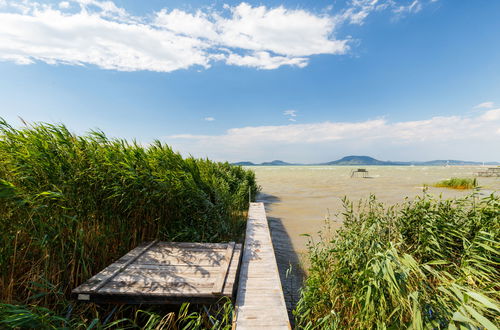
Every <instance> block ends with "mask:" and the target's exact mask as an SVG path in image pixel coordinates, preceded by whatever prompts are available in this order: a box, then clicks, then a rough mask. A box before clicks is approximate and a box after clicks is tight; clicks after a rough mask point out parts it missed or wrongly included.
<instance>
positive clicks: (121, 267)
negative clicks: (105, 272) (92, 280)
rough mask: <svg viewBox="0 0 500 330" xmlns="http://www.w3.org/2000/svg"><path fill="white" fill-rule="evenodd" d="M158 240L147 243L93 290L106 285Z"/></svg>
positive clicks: (93, 289)
mask: <svg viewBox="0 0 500 330" xmlns="http://www.w3.org/2000/svg"><path fill="white" fill-rule="evenodd" d="M157 242H158V241H153V242H151V243H149V244H148V245H146V246H145V247H144V248H142V249H141V250H140V251H139V252H138V253H137V255H136V256H135V257H133V258H131V259H130V260H129V261H127V262H126V263H124V264H123V265H121V266H120V267H118V268H117V269H116V270H115V271H114V272H112V273H111V274H110V275H109V276H108V277H107V278H106V279H104V280H102V281H101V282H100V283H99V284H97V285H95V286H94V287H93V288H92V289H91V291H97V290H99V289H100V288H102V287H103V286H104V285H106V283H107V282H109V281H110V280H111V279H112V278H113V277H115V276H116V275H117V274H118V273H119V272H121V271H122V270H124V269H125V268H127V266H128V265H130V264H131V263H132V262H134V261H135V260H136V259H137V258H139V257H140V256H141V255H142V254H144V252H146V251H147V250H148V249H149V248H150V247H152V246H153V245H155V244H156V243H157Z"/></svg>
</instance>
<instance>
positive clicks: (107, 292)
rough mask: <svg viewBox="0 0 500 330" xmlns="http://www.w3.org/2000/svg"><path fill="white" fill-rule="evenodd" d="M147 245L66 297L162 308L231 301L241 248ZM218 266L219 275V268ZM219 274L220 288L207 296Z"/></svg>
mask: <svg viewBox="0 0 500 330" xmlns="http://www.w3.org/2000/svg"><path fill="white" fill-rule="evenodd" d="M153 243H154V242H153ZM153 243H149V244H141V245H139V246H138V247H137V248H135V249H133V250H131V251H130V252H129V253H127V254H126V255H125V256H123V257H122V258H120V259H118V260H117V261H116V262H115V263H113V264H111V265H109V266H108V267H106V268H105V269H104V270H102V271H101V272H99V273H98V274H97V275H94V276H93V277H92V278H91V279H89V280H88V281H87V282H85V283H83V284H82V285H80V286H79V287H77V288H76V289H74V290H73V291H72V297H73V298H76V299H78V300H84V301H89V302H98V303H153V304H162V303H182V302H186V301H189V302H194V303H214V302H217V301H218V300H219V299H220V298H221V297H222V296H226V297H232V296H233V293H234V289H235V281H236V275H237V270H238V267H239V260H240V256H241V253H242V245H241V244H234V242H233V243H230V244H229V245H228V244H222V245H221V244H217V245H213V244H209V245H208V247H207V245H206V244H204V243H181V244H175V243H174V244H172V243H166V242H157V243H156V244H153ZM221 246H224V247H225V248H224V249H221V248H220V247H221ZM162 247H163V248H164V249H165V250H163V251H162V250H161V248H162ZM228 251H231V253H229V252H228ZM219 260H220V261H219ZM224 261H225V266H224V268H223V269H222V270H221V269H220V267H219V263H220V262H224ZM139 262H147V264H140V263H139ZM166 262H168V264H167V263H166ZM195 262H198V264H197V263H195ZM200 264H201V265H200ZM222 272H223V273H224V277H223V279H224V281H223V282H222V288H221V289H220V291H219V292H217V293H213V292H212V291H213V288H214V286H215V285H217V283H216V282H218V281H219V279H220V277H221V276H222V275H221V273H222ZM103 282H104V283H103ZM96 288H98V289H97V290H96Z"/></svg>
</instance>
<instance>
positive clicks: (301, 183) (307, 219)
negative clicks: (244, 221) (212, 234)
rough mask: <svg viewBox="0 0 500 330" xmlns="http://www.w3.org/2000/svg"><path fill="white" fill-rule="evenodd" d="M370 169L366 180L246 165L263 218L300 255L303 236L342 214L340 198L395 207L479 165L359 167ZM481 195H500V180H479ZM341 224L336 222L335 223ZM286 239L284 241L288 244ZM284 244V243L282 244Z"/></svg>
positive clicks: (342, 171)
mask: <svg viewBox="0 0 500 330" xmlns="http://www.w3.org/2000/svg"><path fill="white" fill-rule="evenodd" d="M359 167H362V168H366V169H367V170H368V171H369V176H370V178H365V179H364V178H351V177H350V173H351V171H352V170H353V169H356V168H358V167H346V166H293V167H290V166H283V167H282V166H269V167H251V169H252V170H254V171H255V173H256V175H257V181H258V183H259V185H261V186H262V194H261V196H260V197H259V198H260V200H261V201H264V202H265V203H266V210H267V215H268V217H269V218H270V219H273V220H274V221H275V222H276V223H275V226H276V224H277V226H278V227H280V232H281V234H280V235H287V236H288V238H289V242H290V244H291V248H292V249H293V250H294V251H295V252H298V253H302V252H305V250H306V243H307V241H308V238H307V237H304V236H301V234H310V235H312V236H313V237H315V236H316V237H317V232H318V231H319V230H321V228H322V227H323V226H324V223H325V222H324V220H325V217H327V216H330V218H331V219H334V218H335V216H334V215H335V214H337V213H338V212H340V211H341V210H342V203H341V198H342V197H343V196H347V197H348V198H349V199H351V200H359V199H361V198H363V199H366V198H368V197H369V196H370V194H375V195H376V196H377V199H378V200H380V201H382V202H384V203H387V204H395V203H399V202H402V201H403V200H404V199H405V197H409V198H414V197H415V196H417V195H422V187H423V185H424V184H433V183H435V182H437V181H440V180H444V179H449V178H451V177H474V173H476V172H478V171H480V170H484V168H481V167H423V166H414V167H410V166H359ZM478 181H479V185H480V186H482V189H481V190H480V193H482V194H490V193H491V192H494V191H496V192H498V191H500V178H498V177H497V178H483V177H480V178H478ZM471 192H472V191H471V190H465V191H463V190H453V189H447V188H434V187H430V188H429V190H428V193H430V194H432V195H435V196H438V195H440V194H441V195H442V196H443V197H445V198H452V197H459V196H464V195H466V194H470V193H471ZM334 224H335V225H336V226H340V225H341V223H339V222H337V223H334ZM288 238H287V240H288ZM282 241H283V240H282Z"/></svg>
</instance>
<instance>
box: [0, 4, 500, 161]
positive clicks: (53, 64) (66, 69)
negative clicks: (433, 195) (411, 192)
mask: <svg viewBox="0 0 500 330" xmlns="http://www.w3.org/2000/svg"><path fill="white" fill-rule="evenodd" d="M311 4H313V5H311ZM498 17H500V2H498V1H486V0H477V1H472V0H471V1H452V0H435V1H432V0H409V1H406V0H401V1H396V0H394V1H390V0H379V1H374V0H357V1H334V0H329V1H323V0H321V1H314V2H312V1H266V2H264V1H260V2H257V1H247V2H239V1H235V2H234V1H201V0H200V1H159V0H154V1H147V2H146V1H135V0H121V1H114V2H112V1H99V0H76V1H45V2H40V1H39V2H35V1H11V0H0V117H3V118H5V119H7V120H8V121H9V122H10V123H12V124H14V125H20V121H19V119H18V117H22V118H23V119H24V120H27V121H30V122H37V121H44V122H51V123H64V124H66V125H67V126H68V127H69V128H70V129H71V130H72V131H74V132H76V133H85V132H86V131H88V130H89V129H94V128H100V129H102V130H104V131H105V132H106V133H107V134H108V135H110V136H113V137H123V138H127V139H136V140H137V141H140V142H142V143H144V144H147V143H149V142H151V141H152V140H154V139H160V140H162V141H165V142H167V143H169V144H171V145H172V146H173V147H174V148H175V149H177V150H179V151H180V152H181V153H183V154H185V155H188V154H192V155H194V156H197V157H205V156H207V157H210V158H213V159H217V160H229V161H239V160H251V161H256V162H259V161H265V160H272V159H284V160H287V161H294V162H320V161H329V160H334V159H337V158H340V157H342V156H345V155H349V154H366V155H370V156H374V157H377V158H380V159H392V160H407V161H409V160H430V159H442V158H444V159H466V160H477V161H492V160H496V161H498V160H500V109H499V108H500V74H499V73H500V60H499V59H500V19H498Z"/></svg>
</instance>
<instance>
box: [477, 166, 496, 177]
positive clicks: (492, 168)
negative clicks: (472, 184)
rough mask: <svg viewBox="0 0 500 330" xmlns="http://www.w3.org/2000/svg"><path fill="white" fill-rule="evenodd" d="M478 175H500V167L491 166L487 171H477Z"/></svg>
mask: <svg viewBox="0 0 500 330" xmlns="http://www.w3.org/2000/svg"><path fill="white" fill-rule="evenodd" d="M477 176H482V177H495V176H497V177H500V167H490V168H488V169H487V170H486V171H481V172H478V173H477Z"/></svg>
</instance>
